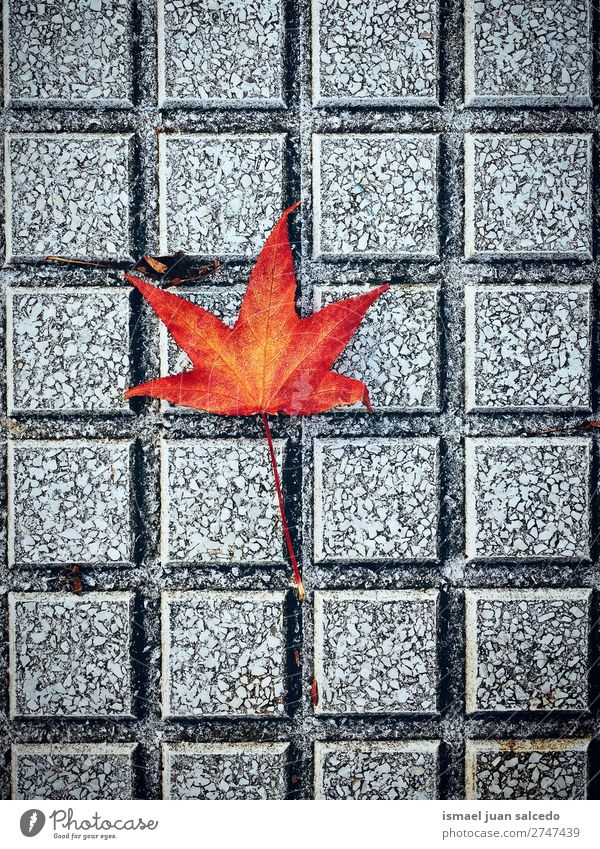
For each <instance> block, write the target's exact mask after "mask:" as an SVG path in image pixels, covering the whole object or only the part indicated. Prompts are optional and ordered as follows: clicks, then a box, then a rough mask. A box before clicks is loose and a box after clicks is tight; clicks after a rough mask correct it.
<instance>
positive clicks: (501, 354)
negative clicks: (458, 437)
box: [465, 286, 591, 410]
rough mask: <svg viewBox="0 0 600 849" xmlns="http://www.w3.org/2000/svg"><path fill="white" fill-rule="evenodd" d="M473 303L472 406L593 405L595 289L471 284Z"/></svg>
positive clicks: (469, 315) (469, 313)
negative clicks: (592, 294)
mask: <svg viewBox="0 0 600 849" xmlns="http://www.w3.org/2000/svg"><path fill="white" fill-rule="evenodd" d="M465 307H466V316H465V328H466V404H467V409H469V410H475V409H477V410H503V409H531V410H535V409H540V408H546V409H558V410H562V409H567V408H571V409H572V408H583V409H588V408H589V405H590V349H591V337H590V333H591V314H590V290H589V288H588V287H586V286H569V287H567V286H564V287H563V286H561V287H559V286H552V287H550V286H498V287H494V288H488V287H483V286H482V287H468V288H467V289H466V292H465Z"/></svg>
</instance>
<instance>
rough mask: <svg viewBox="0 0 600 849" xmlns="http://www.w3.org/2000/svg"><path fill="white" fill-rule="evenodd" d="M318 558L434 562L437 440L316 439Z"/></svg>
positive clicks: (435, 546) (316, 557)
mask: <svg viewBox="0 0 600 849" xmlns="http://www.w3.org/2000/svg"><path fill="white" fill-rule="evenodd" d="M314 465H315V482H314V549H315V560H317V561H319V562H323V561H336V562H337V561H344V560H369V561H373V560H374V561H382V560H401V561H415V560H416V561H419V560H421V561H422V560H435V559H436V557H437V535H438V529H437V526H438V519H439V493H438V440H437V439H429V438H427V439H392V438H377V439H374V438H371V437H369V438H361V439H318V440H316V441H315V446H314Z"/></svg>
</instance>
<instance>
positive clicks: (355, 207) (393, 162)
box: [313, 133, 438, 259]
mask: <svg viewBox="0 0 600 849" xmlns="http://www.w3.org/2000/svg"><path fill="white" fill-rule="evenodd" d="M437 157H438V137H437V136H433V135H413V136H411V135H393V134H391V133H381V134H364V135H360V134H357V133H346V134H343V135H334V134H331V135H314V136H313V196H314V201H313V203H314V225H313V255H314V257H321V256H323V257H325V258H327V257H328V256H331V257H335V256H347V255H349V254H355V255H357V256H364V257H383V258H385V257H390V258H394V257H396V258H404V259H408V258H414V259H433V258H435V257H436V256H437V254H438V209H437V192H438V189H437Z"/></svg>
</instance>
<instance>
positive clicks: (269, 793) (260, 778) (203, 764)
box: [163, 743, 289, 800]
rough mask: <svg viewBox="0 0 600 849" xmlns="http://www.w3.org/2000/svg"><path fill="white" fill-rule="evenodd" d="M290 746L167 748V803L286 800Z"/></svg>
mask: <svg viewBox="0 0 600 849" xmlns="http://www.w3.org/2000/svg"><path fill="white" fill-rule="evenodd" d="M288 749H289V746H288V744H287V743H238V744H235V743H175V744H174V745H165V746H163V764H164V766H163V798H165V799H220V800H224V799H285V796H286V790H287V778H286V770H287V759H288Z"/></svg>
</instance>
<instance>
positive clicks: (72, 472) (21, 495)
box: [8, 439, 133, 566]
mask: <svg viewBox="0 0 600 849" xmlns="http://www.w3.org/2000/svg"><path fill="white" fill-rule="evenodd" d="M130 451H131V443H130V442H125V441H122V442H120V441H115V442H109V441H107V442H102V441H101V440H91V439H90V440H83V439H82V440H65V441H62V442H59V441H56V442H55V441H49V440H48V441H44V440H41V441H35V440H24V441H17V440H10V441H9V443H8V493H9V502H8V555H9V562H10V564H11V565H13V566H14V565H19V564H31V565H35V566H43V565H52V564H56V563H108V564H116V563H127V562H129V561H130V560H131V557H132V544H133V540H132V526H131V517H130V510H131V506H130Z"/></svg>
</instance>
